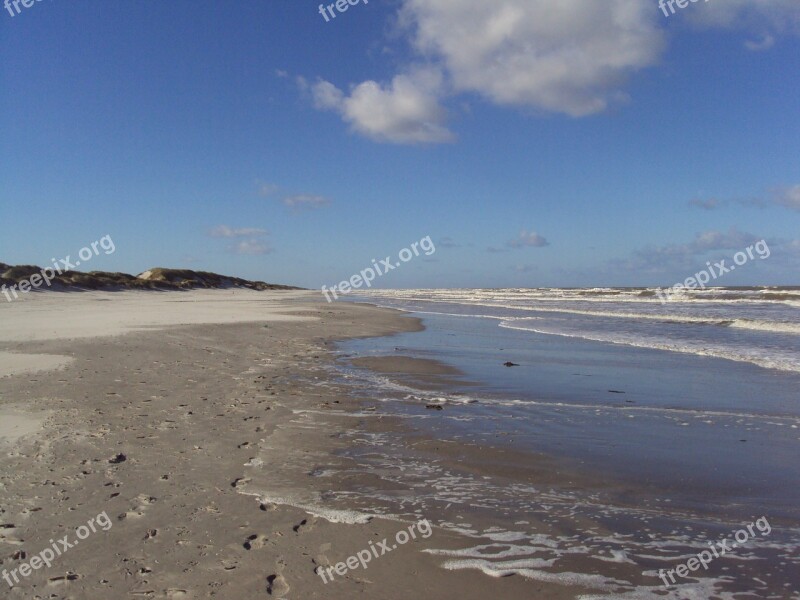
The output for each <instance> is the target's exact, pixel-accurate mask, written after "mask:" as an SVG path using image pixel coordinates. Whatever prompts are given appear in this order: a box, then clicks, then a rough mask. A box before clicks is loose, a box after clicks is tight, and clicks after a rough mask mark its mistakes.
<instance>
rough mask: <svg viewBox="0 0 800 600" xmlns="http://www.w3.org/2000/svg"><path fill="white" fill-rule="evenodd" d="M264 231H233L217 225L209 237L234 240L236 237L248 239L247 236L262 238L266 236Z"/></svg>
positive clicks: (255, 229) (243, 228) (247, 228)
mask: <svg viewBox="0 0 800 600" xmlns="http://www.w3.org/2000/svg"><path fill="white" fill-rule="evenodd" d="M266 234H267V231H266V230H265V229H258V228H255V227H241V228H239V229H234V228H232V227H228V226H227V225H217V226H216V227H214V228H213V229H212V230H211V231H210V232H209V235H210V236H211V237H215V238H236V237H249V236H262V235H266Z"/></svg>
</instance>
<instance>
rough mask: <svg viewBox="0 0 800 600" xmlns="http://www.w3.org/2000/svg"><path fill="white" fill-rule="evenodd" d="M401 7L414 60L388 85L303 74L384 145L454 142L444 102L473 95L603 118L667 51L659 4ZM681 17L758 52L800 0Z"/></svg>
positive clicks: (798, 15) (787, 22)
mask: <svg viewBox="0 0 800 600" xmlns="http://www.w3.org/2000/svg"><path fill="white" fill-rule="evenodd" d="M401 3H402V4H401V8H400V10H399V19H398V24H399V29H398V33H399V34H400V35H401V36H403V35H405V36H407V37H408V39H409V41H410V44H411V47H412V49H413V51H414V52H415V56H414V57H413V58H412V59H410V60H409V61H408V62H407V64H406V66H405V67H401V74H399V75H397V76H395V77H394V79H392V81H391V82H389V83H380V82H377V81H373V80H368V81H364V82H362V83H358V84H355V85H353V86H352V87H351V88H349V92H347V91H343V90H342V89H340V88H339V87H337V86H335V85H334V84H332V83H330V82H329V81H326V80H324V79H321V80H319V81H318V82H317V83H316V84H309V82H308V81H307V80H306V79H305V78H303V77H297V78H296V82H297V85H298V86H299V87H300V89H302V90H310V91H311V93H312V95H313V98H314V104H315V106H316V107H317V108H318V109H320V110H332V111H335V112H337V113H338V114H339V115H340V116H341V117H342V119H343V120H344V121H345V122H346V123H348V124H349V125H350V126H351V128H352V129H353V131H355V132H357V133H359V134H361V135H364V136H366V137H368V138H370V139H373V140H376V141H379V142H390V143H398V144H414V143H441V142H449V141H452V140H454V138H455V136H454V135H453V133H452V132H451V131H450V130H449V129H448V128H447V126H446V119H447V113H446V111H445V108H444V106H443V104H444V102H445V101H446V100H448V99H450V98H452V97H454V96H456V95H458V94H465V93H468V94H478V95H480V96H481V97H483V98H485V99H487V100H488V101H489V102H491V103H493V104H496V105H500V106H512V107H519V108H522V109H528V110H531V109H532V110H535V111H543V112H552V113H560V114H566V115H569V116H573V117H583V116H587V115H592V114H597V113H602V112H604V111H606V110H607V109H609V108H610V107H613V106H615V105H618V104H621V103H624V102H626V101H627V100H628V95H627V93H626V83H627V81H628V79H629V78H630V77H631V76H632V75H634V74H635V73H637V72H638V71H640V70H642V69H645V68H648V67H652V66H655V65H656V64H657V63H658V62H659V60H660V58H661V56H662V54H663V52H664V50H665V48H666V33H665V32H666V31H667V27H666V26H665V22H666V19H665V18H664V16H663V13H662V12H661V10H660V9H659V8H658V2H657V1H656V0H401ZM679 12H680V14H681V17H680V18H682V19H685V20H686V21H688V22H690V23H692V24H694V25H695V26H696V28H697V29H699V30H703V29H709V28H726V29H734V30H739V31H744V32H746V33H747V35H748V36H751V38H750V39H748V40H747V41H746V42H745V43H746V45H747V47H748V48H749V49H750V50H753V51H756V50H766V49H768V48H770V47H771V46H772V45H773V44H774V43H775V40H776V37H777V36H778V35H781V34H793V33H798V34H800V0H713V1H712V2H697V3H692V4H691V6H688V7H687V8H685V9H683V10H681V11H679ZM672 18H673V20H674V19H677V18H678V17H672ZM673 22H674V21H673ZM412 64H416V65H420V64H424V65H425V66H416V67H410V66H409V65H412Z"/></svg>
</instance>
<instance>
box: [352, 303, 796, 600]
mask: <svg viewBox="0 0 800 600" xmlns="http://www.w3.org/2000/svg"><path fill="white" fill-rule="evenodd" d="M355 300H356V301H368V302H370V303H374V304H378V305H381V306H387V307H393V308H397V309H401V310H404V311H407V312H409V313H412V314H414V315H415V316H418V317H420V318H422V319H423V322H424V323H425V325H426V330H425V331H423V332H419V333H410V334H401V335H397V336H392V337H386V338H377V339H365V340H352V341H348V342H345V343H343V344H342V345H341V347H340V351H341V355H342V361H341V363H342V367H341V373H342V375H343V377H345V378H346V379H347V380H348V382H349V383H351V384H352V383H356V384H357V385H361V387H362V389H363V390H364V394H365V396H367V397H372V398H374V399H375V400H377V401H380V402H381V403H383V406H384V407H385V411H386V413H387V414H391V415H393V416H395V417H398V418H400V419H405V422H406V429H407V431H406V432H405V434H403V435H395V434H388V433H382V434H380V435H377V434H376V435H375V436H372V437H370V435H361V434H359V435H358V436H357V437H356V438H354V440H353V445H352V448H351V450H350V451H349V452H348V453H347V454H348V456H349V458H351V459H353V460H355V461H357V462H358V463H359V464H361V465H362V468H364V469H365V471H369V472H370V473H376V474H380V477H381V478H382V480H383V481H384V483H385V485H386V486H388V487H389V488H391V489H392V490H393V491H392V493H391V494H387V493H385V490H384V491H382V492H380V493H379V492H377V491H375V490H372V492H367V491H365V492H363V493H360V494H351V495H350V496H349V497H348V501H349V502H350V505H353V504H355V505H357V506H358V507H359V509H360V510H364V511H366V512H370V511H376V512H382V513H384V514H394V515H398V516H406V517H409V518H410V517H419V516H421V515H424V516H426V517H427V518H429V519H431V520H432V521H433V522H437V523H438V524H439V525H440V526H448V527H451V528H454V529H457V530H462V531H464V532H465V535H467V536H468V537H470V538H471V539H472V540H473V541H474V544H473V545H471V546H468V547H466V548H465V549H463V550H462V551H461V552H460V554H459V553H455V554H454V553H452V552H450V553H448V552H444V551H443V552H442V553H441V554H442V556H443V557H445V558H446V561H445V563H443V564H444V565H445V566H446V568H453V569H479V570H482V571H484V572H485V573H487V574H488V575H491V576H499V575H507V574H510V573H515V574H517V575H521V576H524V577H528V578H531V579H534V580H538V581H548V582H553V581H557V582H560V583H563V584H564V585H583V586H585V587H587V588H589V589H594V590H597V593H598V595H597V596H594V595H592V596H587V597H615V598H617V597H619V598H650V597H654V598H655V597H666V598H710V597H720V598H734V597H737V596H734V594H736V593H743V592H749V593H750V594H751V595H750V596H742V597H753V596H755V597H761V598H797V597H800V595H798V591H799V588H798V584H800V576H798V573H800V569H798V567H800V557H798V549H800V501H799V500H798V492H800V288H747V289H744V288H717V289H709V290H704V291H690V292H687V293H685V294H683V295H682V296H681V297H679V298H673V300H672V301H670V302H669V303H667V304H662V303H661V301H660V300H659V299H658V298H657V296H656V294H655V290H653V289H644V288H641V289H629V288H625V289H611V288H608V289H591V290H573V289H531V290H526V289H508V290H402V291H383V290H381V291H371V292H369V293H367V294H359V295H358V298H356V299H355ZM384 355H403V356H413V357H419V358H432V359H437V360H439V361H442V362H444V363H446V364H449V365H452V366H454V367H457V368H458V369H460V370H461V371H462V372H463V373H464V376H463V378H461V379H460V380H457V381H455V382H453V383H452V384H451V385H448V386H445V387H444V388H442V387H441V386H440V387H437V388H436V389H433V388H426V387H425V386H422V385H418V384H415V383H414V380H413V379H408V378H405V379H404V378H403V377H398V376H391V377H389V376H385V375H380V374H376V373H372V372H369V371H367V370H365V369H359V368H355V367H353V366H352V365H349V364H348V358H350V357H353V356H359V357H364V356H384ZM506 361H511V362H513V363H515V364H517V365H519V366H515V367H505V366H503V363H505V362H506ZM431 404H440V405H441V406H442V407H443V409H444V410H442V411H431V410H429V409H427V408H426V407H427V406H429V405H431ZM409 436H411V438H413V437H414V436H421V437H425V438H427V439H430V440H440V441H442V442H446V443H447V444H448V445H447V447H448V448H450V449H451V451H452V452H454V455H455V456H457V455H458V450H457V448H459V447H461V448H463V449H464V455H465V456H466V455H468V454H469V452H472V451H474V450H475V449H481V448H485V449H487V457H488V455H489V454H488V449H490V448H491V449H493V450H497V451H500V452H501V455H502V456H504V457H507V458H503V459H502V460H500V461H496V460H494V459H493V460H489V459H488V458H487V459H486V462H485V464H483V463H481V464H480V465H478V464H476V465H473V466H472V467H471V468H470V469H464V470H462V469H460V468H458V467H457V464H458V463H457V461H456V462H455V463H453V462H448V461H445V460H433V461H431V460H430V455H425V454H424V453H423V454H421V453H419V452H416V451H412V450H411V449H410V448H411V447H412V446H413V444H410V443H409V442H408V439H409ZM453 449H456V450H453ZM467 450H469V452H468V451H467ZM502 452H505V453H506V454H502ZM512 457H513V458H512ZM526 457H530V458H526ZM542 457H545V458H546V459H548V460H552V461H553V462H552V463H548V464H552V465H553V466H552V467H551V468H552V470H554V471H557V472H558V473H559V474H566V476H567V480H568V481H570V482H572V481H574V482H579V483H576V484H575V485H574V486H572V485H565V484H564V483H563V482H561V483H559V482H556V481H555V480H554V481H547V482H546V483H544V484H542V485H536V484H535V483H532V480H531V478H529V477H528V476H527V475H525V473H527V471H526V469H527V468H528V467H529V466H530V464H533V463H534V462H535V461H536V460H538V459H541V458H542ZM573 474H574V477H573ZM533 481H535V478H534V480H533ZM379 489H383V488H381V487H380V486H379ZM378 507H380V508H378ZM760 517H765V518H767V519H768V520H769V522H770V523H771V524H772V531H771V533H770V534H769V536H768V537H763V536H762V537H759V538H758V539H757V540H753V541H752V543H751V544H748V548H747V551H746V552H744V551H742V553H739V554H736V555H735V556H734V555H730V556H728V557H725V559H724V560H722V559H721V560H718V561H716V564H715V565H714V566H713V567H712V568H711V569H709V570H708V571H707V572H703V573H702V574H701V576H700V577H699V578H695V579H690V580H682V581H680V582H679V585H677V586H673V587H672V588H671V589H670V590H669V592H667V591H666V590H665V589H664V588H662V587H661V586H660V585H658V580H657V579H656V582H655V584H654V583H653V581H652V580H653V578H654V577H655V576H656V575H657V573H658V571H659V570H660V569H661V568H674V567H675V566H676V565H677V564H679V563H681V562H685V561H686V559H687V557H689V556H691V555H693V554H694V553H696V552H697V551H698V550H697V548H702V546H703V545H707V543H708V541H709V540H717V539H721V538H723V537H725V535H726V532H729V534H730V533H732V532H733V531H736V530H738V529H739V528H740V527H742V526H743V525H746V524H749V523H752V522H754V521H755V520H756V519H758V518H760ZM578 556H581V557H583V558H584V559H585V558H586V557H590V559H591V560H592V561H594V562H595V563H597V565H600V566H594V567H592V568H591V569H587V568H586V567H585V563H576V562H575V560H576V557H578ZM579 564H580V565H582V566H578V565H579Z"/></svg>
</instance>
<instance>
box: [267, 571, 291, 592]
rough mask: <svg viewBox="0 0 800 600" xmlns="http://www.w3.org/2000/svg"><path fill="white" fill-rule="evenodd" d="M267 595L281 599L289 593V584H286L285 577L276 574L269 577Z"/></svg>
mask: <svg viewBox="0 0 800 600" xmlns="http://www.w3.org/2000/svg"><path fill="white" fill-rule="evenodd" d="M267 593H268V594H269V595H270V596H275V597H277V598H281V597H283V596H285V595H286V594H288V593H289V584H288V583H286V580H285V579H284V578H283V575H281V574H280V573H276V574H274V575H270V576H269V577H267Z"/></svg>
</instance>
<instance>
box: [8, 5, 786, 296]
mask: <svg viewBox="0 0 800 600" xmlns="http://www.w3.org/2000/svg"><path fill="white" fill-rule="evenodd" d="M25 1H26V2H30V3H31V6H28V7H25V6H24V5H23V4H21V3H19V2H18V3H17V8H16V9H15V7H14V5H13V4H8V5H7V6H6V7H5V8H4V10H2V11H1V12H0V54H1V55H2V57H3V59H2V61H0V147H2V151H3V160H2V162H1V163H0V226H1V227H2V232H3V234H2V241H0V262H5V263H8V264H38V265H46V264H47V263H49V262H50V260H51V259H52V258H65V257H67V256H72V257H73V259H74V257H75V255H76V254H77V251H78V250H79V249H80V248H82V247H84V246H87V245H89V244H90V243H91V242H93V241H96V240H99V239H100V238H102V237H103V236H107V235H108V236H110V237H111V238H112V239H113V242H114V252H113V253H109V254H106V253H105V252H102V251H101V252H100V254H99V255H97V256H94V257H93V258H92V259H91V261H90V262H89V261H87V262H85V264H84V265H82V266H81V267H80V270H104V271H124V272H129V273H134V274H136V273H140V272H142V271H144V270H146V269H148V268H151V267H156V266H162V267H173V268H189V269H197V270H208V271H214V272H219V273H224V274H228V275H235V276H240V277H246V278H253V279H261V280H266V281H269V282H275V283H285V284H292V285H299V286H304V287H309V288H318V287H320V286H322V285H328V286H329V287H330V286H332V285H334V284H336V283H337V282H339V281H342V280H344V279H349V278H350V277H351V276H352V275H353V274H356V273H358V272H359V271H361V270H362V269H364V268H366V267H369V266H370V265H371V264H372V261H373V259H377V260H378V261H380V260H382V259H383V258H384V257H392V261H393V262H399V261H397V260H396V257H397V256H398V253H399V252H400V251H401V250H402V249H404V248H407V247H410V245H411V244H412V243H414V242H419V241H420V240H422V239H423V238H426V237H428V236H430V239H431V240H432V243H433V245H434V247H435V252H432V253H430V254H429V255H426V254H425V253H420V254H419V256H414V257H413V258H411V259H410V260H408V262H404V263H402V264H401V266H400V267H398V268H395V269H393V270H391V271H389V272H387V273H386V274H385V275H383V276H381V277H379V278H377V279H376V281H375V285H376V286H378V287H382V288H407V287H482V288H483V287H540V286H563V287H567V286H570V287H574V286H581V287H582V286H589V287H593V286H638V285H648V286H649V285H662V286H667V285H673V284H674V283H676V282H680V281H683V280H685V279H686V278H687V277H689V276H691V275H693V274H694V273H696V272H698V271H700V270H701V269H704V268H706V264H707V261H712V262H716V261H719V260H721V259H725V260H727V263H728V264H731V262H732V257H733V256H734V255H735V254H736V253H737V252H739V251H744V250H745V249H746V248H747V247H749V246H752V245H753V244H754V243H755V242H758V241H760V240H764V242H765V243H766V244H767V245H768V248H769V250H770V252H769V256H768V257H767V258H761V256H760V255H757V254H756V255H755V256H754V258H753V259H752V260H748V261H747V262H746V264H742V265H741V266H739V267H738V268H737V270H736V271H735V272H730V273H727V274H725V275H724V278H721V279H720V280H719V281H718V282H717V283H719V284H720V285H800V277H798V265H800V228H798V225H800V79H799V78H798V75H799V74H800V2H798V1H797V0H707V1H705V2H702V1H700V2H689V3H687V4H686V6H684V7H683V8H681V7H680V6H678V5H677V4H675V2H672V3H671V8H670V5H669V4H667V3H664V4H663V5H662V7H660V6H659V2H658V0H602V1H599V0H491V1H490V0H393V1H379V0H370V1H369V2H365V1H364V0H351V1H354V2H355V4H352V5H347V4H345V2H344V0H342V1H341V2H340V6H344V7H346V11H344V12H339V10H338V9H337V7H336V4H331V5H329V8H326V6H322V7H321V6H320V5H319V3H318V2H311V1H309V0H266V1H265V0H259V1H255V0H237V2H219V1H216V2H209V1H205V0H192V1H191V2H190V1H189V0H171V1H170V2H125V1H123V0H69V1H68V0H36V1H33V0H25ZM681 3H682V4H683V0H681ZM323 12H324V13H325V15H324V16H323V14H322V13H323ZM332 15H335V16H332Z"/></svg>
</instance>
